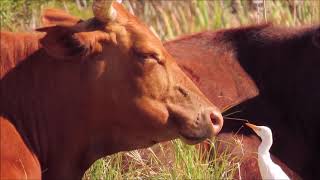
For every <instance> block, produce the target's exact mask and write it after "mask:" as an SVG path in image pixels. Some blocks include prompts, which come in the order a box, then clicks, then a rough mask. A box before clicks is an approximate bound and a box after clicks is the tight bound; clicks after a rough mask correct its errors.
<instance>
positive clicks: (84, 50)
mask: <svg viewBox="0 0 320 180" xmlns="http://www.w3.org/2000/svg"><path fill="white" fill-rule="evenodd" d="M75 29H77V27H76V26H75V27H63V26H53V27H45V28H40V29H37V30H38V31H41V32H46V33H47V34H46V35H45V36H44V37H43V38H42V39H41V40H40V43H41V45H42V47H43V48H44V49H45V51H46V52H47V53H48V54H49V55H50V56H52V57H55V58H57V59H63V60H81V59H83V58H84V57H86V56H92V55H96V54H98V53H100V52H102V43H103V42H107V41H110V36H109V34H108V33H106V32H103V31H89V32H77V31H76V30H75Z"/></svg>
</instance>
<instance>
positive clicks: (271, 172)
mask: <svg viewBox="0 0 320 180" xmlns="http://www.w3.org/2000/svg"><path fill="white" fill-rule="evenodd" d="M259 169H260V173H261V177H262V179H268V180H270V179H276V180H278V179H279V180H289V179H290V178H289V177H288V175H287V174H286V173H285V172H284V171H283V170H282V168H281V167H280V166H279V165H277V164H275V163H274V162H273V161H272V160H271V158H270V159H269V158H268V159H267V158H261V159H260V161H259Z"/></svg>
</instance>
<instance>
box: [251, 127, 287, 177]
mask: <svg viewBox="0 0 320 180" xmlns="http://www.w3.org/2000/svg"><path fill="white" fill-rule="evenodd" d="M246 124H247V126H249V127H250V128H252V129H253V131H254V132H255V133H256V134H257V135H258V136H260V138H261V144H260V145H259V148H258V165H259V170H260V174H261V177H262V179H277V180H278V179H281V180H282V179H286V180H287V179H290V178H289V177H288V175H287V174H286V173H285V172H284V171H283V170H282V169H281V167H280V166H279V165H277V164H276V163H274V162H273V161H272V159H271V156H270V152H269V150H270V148H271V146H272V142H273V139H272V131H271V129H270V128H268V127H266V126H255V125H253V124H250V123H246Z"/></svg>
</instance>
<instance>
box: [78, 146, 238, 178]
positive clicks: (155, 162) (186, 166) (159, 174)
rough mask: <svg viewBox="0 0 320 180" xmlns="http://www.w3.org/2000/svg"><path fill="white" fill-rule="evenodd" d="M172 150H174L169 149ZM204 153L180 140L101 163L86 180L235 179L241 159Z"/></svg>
mask: <svg viewBox="0 0 320 180" xmlns="http://www.w3.org/2000/svg"><path fill="white" fill-rule="evenodd" d="M168 147H170V148H168ZM211 148H212V149H211V153H210V154H209V153H201V152H203V151H201V150H199V148H196V147H195V146H190V145H186V144H184V143H182V142H181V141H180V140H174V141H172V142H168V143H167V144H165V145H161V144H160V145H156V146H155V147H153V148H148V149H144V150H135V151H131V152H121V153H118V154H115V155H113V156H108V157H105V158H103V159H99V160H98V161H96V162H95V164H94V165H93V166H91V168H90V169H89V170H88V171H87V172H86V174H85V176H84V177H83V179H110V180H111V179H232V177H233V175H234V173H235V172H237V171H238V164H237V163H239V162H240V159H236V158H235V157H232V156H231V155H230V154H229V153H227V151H225V152H222V153H218V152H217V150H216V149H215V146H214V145H213V143H212V144H211Z"/></svg>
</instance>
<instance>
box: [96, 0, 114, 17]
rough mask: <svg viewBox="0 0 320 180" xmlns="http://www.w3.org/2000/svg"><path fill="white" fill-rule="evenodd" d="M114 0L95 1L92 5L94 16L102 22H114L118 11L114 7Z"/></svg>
mask: <svg viewBox="0 0 320 180" xmlns="http://www.w3.org/2000/svg"><path fill="white" fill-rule="evenodd" d="M112 2H113V1H112V0H95V1H94V2H93V5H92V10H93V14H94V16H95V17H96V18H97V19H98V20H99V21H101V22H104V23H106V22H108V21H113V20H115V19H116V17H117V11H116V10H115V9H114V8H113V7H112Z"/></svg>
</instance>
